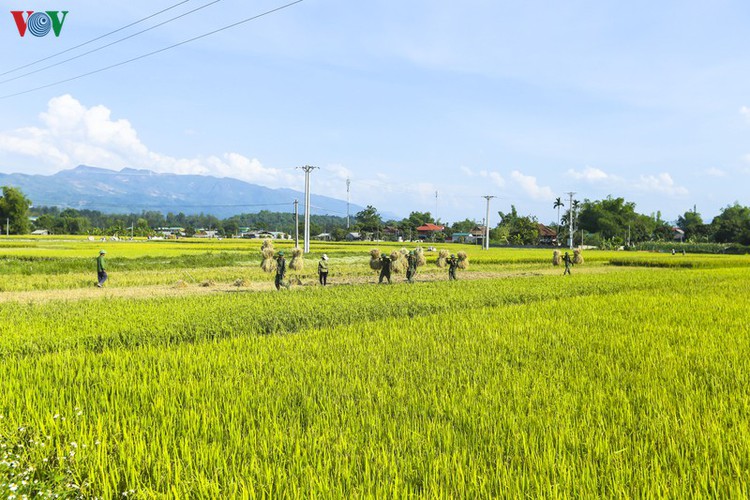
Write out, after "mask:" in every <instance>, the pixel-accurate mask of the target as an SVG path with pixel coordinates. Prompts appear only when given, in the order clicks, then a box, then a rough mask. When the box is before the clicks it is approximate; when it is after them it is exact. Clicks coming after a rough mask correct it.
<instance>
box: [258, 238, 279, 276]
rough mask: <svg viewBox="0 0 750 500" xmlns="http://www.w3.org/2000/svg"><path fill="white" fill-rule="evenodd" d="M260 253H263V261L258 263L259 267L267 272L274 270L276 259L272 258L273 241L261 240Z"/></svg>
mask: <svg viewBox="0 0 750 500" xmlns="http://www.w3.org/2000/svg"><path fill="white" fill-rule="evenodd" d="M260 253H261V255H263V261H262V262H261V263H260V268H261V269H263V270H264V271H265V272H267V273H272V272H274V271H275V270H276V260H275V259H274V258H273V253H274V252H273V243H272V242H271V240H268V239H267V240H263V245H262V246H261V247H260Z"/></svg>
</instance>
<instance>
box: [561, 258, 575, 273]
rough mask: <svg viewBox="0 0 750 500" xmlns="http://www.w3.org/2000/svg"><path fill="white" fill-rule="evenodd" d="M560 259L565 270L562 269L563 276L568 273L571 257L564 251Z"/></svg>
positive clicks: (571, 261)
mask: <svg viewBox="0 0 750 500" xmlns="http://www.w3.org/2000/svg"><path fill="white" fill-rule="evenodd" d="M562 260H563V262H565V271H563V276H565V275H566V274H570V265H571V264H573V259H571V258H570V254H569V253H568V252H565V255H563V258H562Z"/></svg>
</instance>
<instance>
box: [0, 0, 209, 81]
mask: <svg viewBox="0 0 750 500" xmlns="http://www.w3.org/2000/svg"><path fill="white" fill-rule="evenodd" d="M219 2H221V0H213V2H209V3H207V4H204V5H201V6H200V7H197V8H195V9H193V10H189V11H187V12H184V13H182V14H180V15H179V16H175V17H173V18H171V19H167V20H166V21H162V22H160V23H159V24H155V25H153V26H151V27H149V28H146V29H145V30H141V31H138V32H137V33H133V34H132V35H128V36H126V37H124V38H120V39H119V40H115V41H114V42H110V43H108V44H106V45H102V46H101V47H97V48H95V49H91V50H89V51H88V52H84V53H83V54H78V55H77V56H73V57H69V58H68V59H63V60H62V61H60V62H56V63H55V64H50V65H48V66H44V67H42V68H39V69H35V70H34V71H29V72H28V73H24V74H22V75H18V76H14V77H13V78H8V79H5V80H0V84H2V83H8V82H12V81H14V80H18V79H20V78H23V77H24V76H29V75H33V74H36V73H40V72H42V71H44V70H46V69H50V68H54V67H56V66H60V65H61V64H65V63H66V62H70V61H75V60H76V59H80V58H81V57H85V56H87V55H89V54H93V53H94V52H99V51H100V50H104V49H106V48H107V47H111V46H113V45H117V44H118V43H121V42H124V41H125V40H130V39H131V38H135V37H137V36H138V35H142V34H143V33H146V32H147V31H151V30H154V29H156V28H159V27H161V26H164V25H165V24H169V23H171V22H172V21H176V20H178V19H181V18H183V17H186V16H189V15H190V14H194V13H196V12H198V11H199V10H203V9H205V8H206V7H210V6H211V5H213V4H215V3H219Z"/></svg>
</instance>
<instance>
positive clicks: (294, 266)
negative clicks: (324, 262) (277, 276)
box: [289, 247, 305, 272]
mask: <svg viewBox="0 0 750 500" xmlns="http://www.w3.org/2000/svg"><path fill="white" fill-rule="evenodd" d="M303 267H305V262H304V261H303V260H302V249H301V248H299V247H295V248H292V260H291V261H290V262H289V269H291V270H292V271H297V272H299V271H302V268H303Z"/></svg>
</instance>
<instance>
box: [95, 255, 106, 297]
mask: <svg viewBox="0 0 750 500" xmlns="http://www.w3.org/2000/svg"><path fill="white" fill-rule="evenodd" d="M106 253H107V251H106V250H99V257H97V258H96V277H97V283H96V286H98V287H99V288H101V287H102V285H104V282H105V281H107V268H106V266H105V265H104V255H105V254H106Z"/></svg>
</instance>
